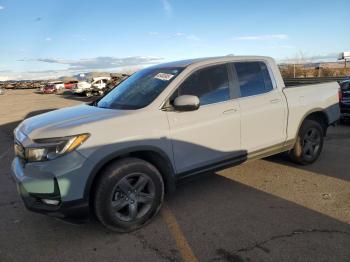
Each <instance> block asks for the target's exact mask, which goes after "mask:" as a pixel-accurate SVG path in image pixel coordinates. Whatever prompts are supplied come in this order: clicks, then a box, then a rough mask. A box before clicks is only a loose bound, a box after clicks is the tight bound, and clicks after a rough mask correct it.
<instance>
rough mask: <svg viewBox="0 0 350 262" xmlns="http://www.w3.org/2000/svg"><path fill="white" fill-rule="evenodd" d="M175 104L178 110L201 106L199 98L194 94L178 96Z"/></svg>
mask: <svg viewBox="0 0 350 262" xmlns="http://www.w3.org/2000/svg"><path fill="white" fill-rule="evenodd" d="M173 106H174V108H175V110H176V111H194V110H197V109H198V108H199V98H198V97H197V96H192V95H182V96H178V97H177V98H175V100H174V104H173Z"/></svg>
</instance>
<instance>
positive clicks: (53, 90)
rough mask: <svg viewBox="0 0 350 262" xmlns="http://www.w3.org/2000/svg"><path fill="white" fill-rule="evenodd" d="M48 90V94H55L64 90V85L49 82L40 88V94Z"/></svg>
mask: <svg viewBox="0 0 350 262" xmlns="http://www.w3.org/2000/svg"><path fill="white" fill-rule="evenodd" d="M48 89H50V93H56V92H57V91H60V90H63V89H64V83H63V82H62V81H51V82H48V83H47V84H46V85H45V86H42V87H41V88H40V91H41V92H42V93H46V92H47V90H48Z"/></svg>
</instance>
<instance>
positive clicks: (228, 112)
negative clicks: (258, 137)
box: [222, 108, 238, 115]
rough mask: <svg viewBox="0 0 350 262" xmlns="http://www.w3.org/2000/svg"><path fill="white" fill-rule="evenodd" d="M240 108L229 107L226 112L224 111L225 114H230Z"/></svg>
mask: <svg viewBox="0 0 350 262" xmlns="http://www.w3.org/2000/svg"><path fill="white" fill-rule="evenodd" d="M237 111H238V110H237V109H234V108H232V109H228V110H225V111H224V112H222V113H223V114H224V115H228V114H233V113H236V112H237Z"/></svg>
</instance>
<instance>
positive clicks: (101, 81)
mask: <svg viewBox="0 0 350 262" xmlns="http://www.w3.org/2000/svg"><path fill="white" fill-rule="evenodd" d="M109 79H110V77H96V78H93V80H92V82H86V81H82V82H79V83H78V84H77V85H76V87H74V88H73V89H72V91H73V93H74V94H80V95H85V96H87V97H90V96H93V95H103V94H104V91H105V88H106V85H107V82H108V80H109Z"/></svg>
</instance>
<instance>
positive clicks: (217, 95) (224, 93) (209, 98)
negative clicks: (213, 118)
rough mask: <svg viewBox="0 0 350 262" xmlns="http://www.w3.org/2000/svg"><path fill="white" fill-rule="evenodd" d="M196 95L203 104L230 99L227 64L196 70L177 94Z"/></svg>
mask: <svg viewBox="0 0 350 262" xmlns="http://www.w3.org/2000/svg"><path fill="white" fill-rule="evenodd" d="M180 95H195V96H198V97H199V100H200V104H201V105H208V104H213V103H218V102H223V101H227V100H229V99H230V90H229V81H228V73H227V67H226V65H218V66H212V67H208V68H205V69H201V70H199V71H196V72H194V73H193V74H192V75H191V76H190V77H189V78H187V79H186V80H185V82H183V83H182V84H181V86H180V87H179V88H178V90H177V93H176V94H175V96H173V97H176V96H180Z"/></svg>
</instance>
